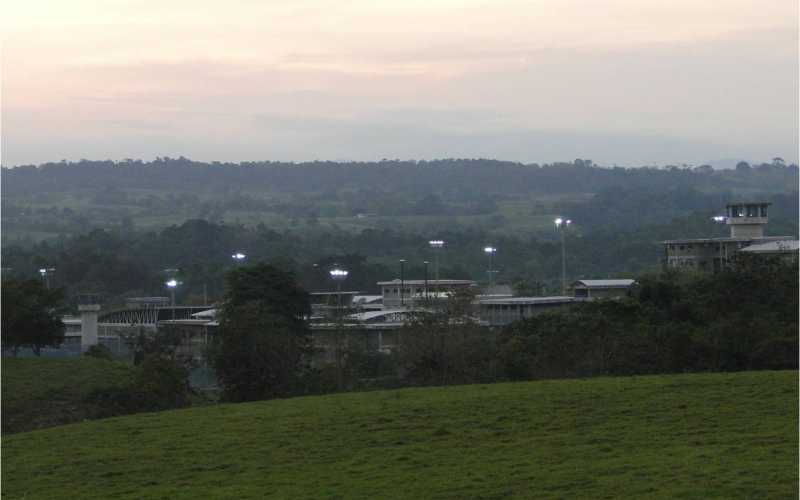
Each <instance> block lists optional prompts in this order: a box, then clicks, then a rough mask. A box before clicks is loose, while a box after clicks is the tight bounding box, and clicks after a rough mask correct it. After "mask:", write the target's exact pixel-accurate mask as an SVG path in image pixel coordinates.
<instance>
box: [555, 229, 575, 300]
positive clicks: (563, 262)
mask: <svg viewBox="0 0 800 500" xmlns="http://www.w3.org/2000/svg"><path fill="white" fill-rule="evenodd" d="M553 222H555V224H556V230H557V231H560V232H561V295H567V244H566V240H565V238H564V234H565V232H566V231H567V227H569V225H570V224H572V221H571V220H570V219H564V218H562V217H558V218H557V219H556V220H554V221H553Z"/></svg>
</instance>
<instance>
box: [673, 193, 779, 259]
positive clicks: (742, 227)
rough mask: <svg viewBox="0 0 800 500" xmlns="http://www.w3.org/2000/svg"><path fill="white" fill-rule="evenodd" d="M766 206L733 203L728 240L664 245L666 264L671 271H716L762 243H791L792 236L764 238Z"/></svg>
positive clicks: (729, 210)
mask: <svg viewBox="0 0 800 500" xmlns="http://www.w3.org/2000/svg"><path fill="white" fill-rule="evenodd" d="M767 207H769V203H763V202H757V203H733V204H729V205H728V206H727V207H726V215H725V217H724V220H725V223H726V224H727V225H728V226H730V236H728V237H723V238H691V239H679V240H667V241H664V242H663V243H664V254H665V264H666V266H667V267H670V268H685V269H696V270H699V271H714V272H716V271H719V270H720V269H723V268H724V267H726V266H727V265H728V263H729V262H730V259H731V258H732V257H733V256H734V255H735V254H736V253H737V252H739V251H740V250H742V249H743V248H746V247H749V246H752V245H758V244H762V243H770V242H779V241H791V240H792V239H793V238H792V237H791V236H764V226H766V225H767V222H769V219H768V215H767Z"/></svg>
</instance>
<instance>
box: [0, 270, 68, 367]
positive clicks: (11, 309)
mask: <svg viewBox="0 0 800 500" xmlns="http://www.w3.org/2000/svg"><path fill="white" fill-rule="evenodd" d="M2 291H3V300H2V302H3V304H2V312H3V318H2V340H3V348H4V349H11V351H12V352H13V353H14V355H15V356H16V355H17V352H18V350H19V349H20V348H21V347H29V348H31V349H33V352H34V353H35V354H36V355H37V356H38V355H39V354H40V352H41V349H42V348H43V347H48V346H50V347H58V346H59V345H60V344H61V343H62V342H63V341H64V323H63V322H62V321H61V317H60V315H59V309H60V307H61V304H62V301H63V299H64V294H63V292H62V291H61V290H60V289H57V290H48V289H46V288H45V287H44V286H43V285H42V283H41V282H40V281H35V280H28V281H18V280H4V281H3V289H2Z"/></svg>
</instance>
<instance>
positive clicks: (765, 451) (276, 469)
mask: <svg viewBox="0 0 800 500" xmlns="http://www.w3.org/2000/svg"><path fill="white" fill-rule="evenodd" d="M797 398H798V391H797V372H756V373H738V374H701V375H678V376H653V377H635V378H602V379H593V380H570V381H544V382H532V383H516V384H497V385H486V386H462V387H448V388H425V389H405V390H397V391H386V392H373V393H356V394H341V395H333V396H323V397H306V398H295V399H288V400H282V401H271V402H260V403H251V404H240V405H222V406H216V407H207V408H196V409H190V410H181V411H172V412H165V413H160V414H141V415H135V416H129V417H121V418H114V419H108V420H100V421H94V422H85V423H81V424H76V425H69V426H63V427H59V428H54V429H48V430H43V431H36V432H30V433H25V434H18V435H14V436H9V437H6V438H5V439H4V440H3V469H2V480H3V495H4V496H6V495H7V496H8V497H9V498H12V497H16V498H19V497H24V498H51V499H55V498H83V499H87V498H187V499H188V498H265V497H266V498H347V499H353V498H370V499H372V498H534V497H535V498H620V497H627V498H697V499H709V498H797V495H798V488H797V469H798V457H797V447H798V435H797V425H798V421H797Z"/></svg>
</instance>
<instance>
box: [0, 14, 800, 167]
mask: <svg viewBox="0 0 800 500" xmlns="http://www.w3.org/2000/svg"><path fill="white" fill-rule="evenodd" d="M167 3H168V4H169V6H164V5H161V3H156V2H144V1H134V0H121V1H120V0H117V1H111V0H109V1H107V2H104V3H102V4H101V8H97V5H98V3H97V2H80V1H77V2H37V1H33V0H32V1H29V2H24V3H23V2H18V3H17V5H15V6H11V8H10V9H6V10H11V15H9V16H4V20H3V21H2V23H3V26H2V28H3V32H4V33H5V39H4V47H3V50H4V52H3V67H2V70H3V71H2V80H3V81H2V83H3V88H2V90H3V95H2V98H3V101H2V104H3V114H2V127H3V128H2V146H3V148H2V162H3V164H4V165H7V166H10V165H16V164H22V163H38V162H43V161H51V160H59V159H61V158H67V159H78V158H124V157H138V158H152V157H155V156H178V155H184V156H188V157H192V158H197V159H206V160H230V161H237V160H249V159H280V160H311V159H318V158H320V159H322V158H324V159H355V160H369V159H379V158H398V157H399V158H432V157H475V156H482V157H495V158H501V159H509V160H519V161H539V162H545V161H554V160H569V159H572V158H576V157H582V158H592V159H594V160H595V161H597V162H600V163H607V164H611V163H619V164H630V165H638V164H645V163H648V164H652V163H661V164H663V163H684V162H686V163H699V162H705V161H711V160H714V159H717V158H729V157H735V158H746V159H756V160H760V159H766V158H771V157H772V156H776V155H779V156H783V157H785V158H787V159H789V160H792V161H796V160H797V137H798V128H797V121H798V88H797V86H798V84H797V76H798V67H797V64H798V63H797V47H798V45H797V12H796V9H797V7H796V3H795V2H789V1H775V2H764V1H758V2H757V1H744V0H728V1H726V2H721V3H718V2H714V3H713V4H712V5H705V4H704V3H702V2H695V1H691V2H689V1H682V0H681V1H673V2H657V1H645V0H635V1H634V0H618V1H611V0H606V1H596V2H578V1H573V0H539V1H530V2H506V3H498V2H486V3H484V2H464V1H458V2H455V1H426V2H421V1H420V2H408V1H404V2H346V3H343V2H323V1H303V2H296V1H293V2H255V1H244V0H242V1H239V2H227V3H225V8H224V9H223V8H221V7H220V5H222V4H220V3H218V2H208V3H207V4H206V3H204V2H198V1H194V2H185V3H182V2H167Z"/></svg>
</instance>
